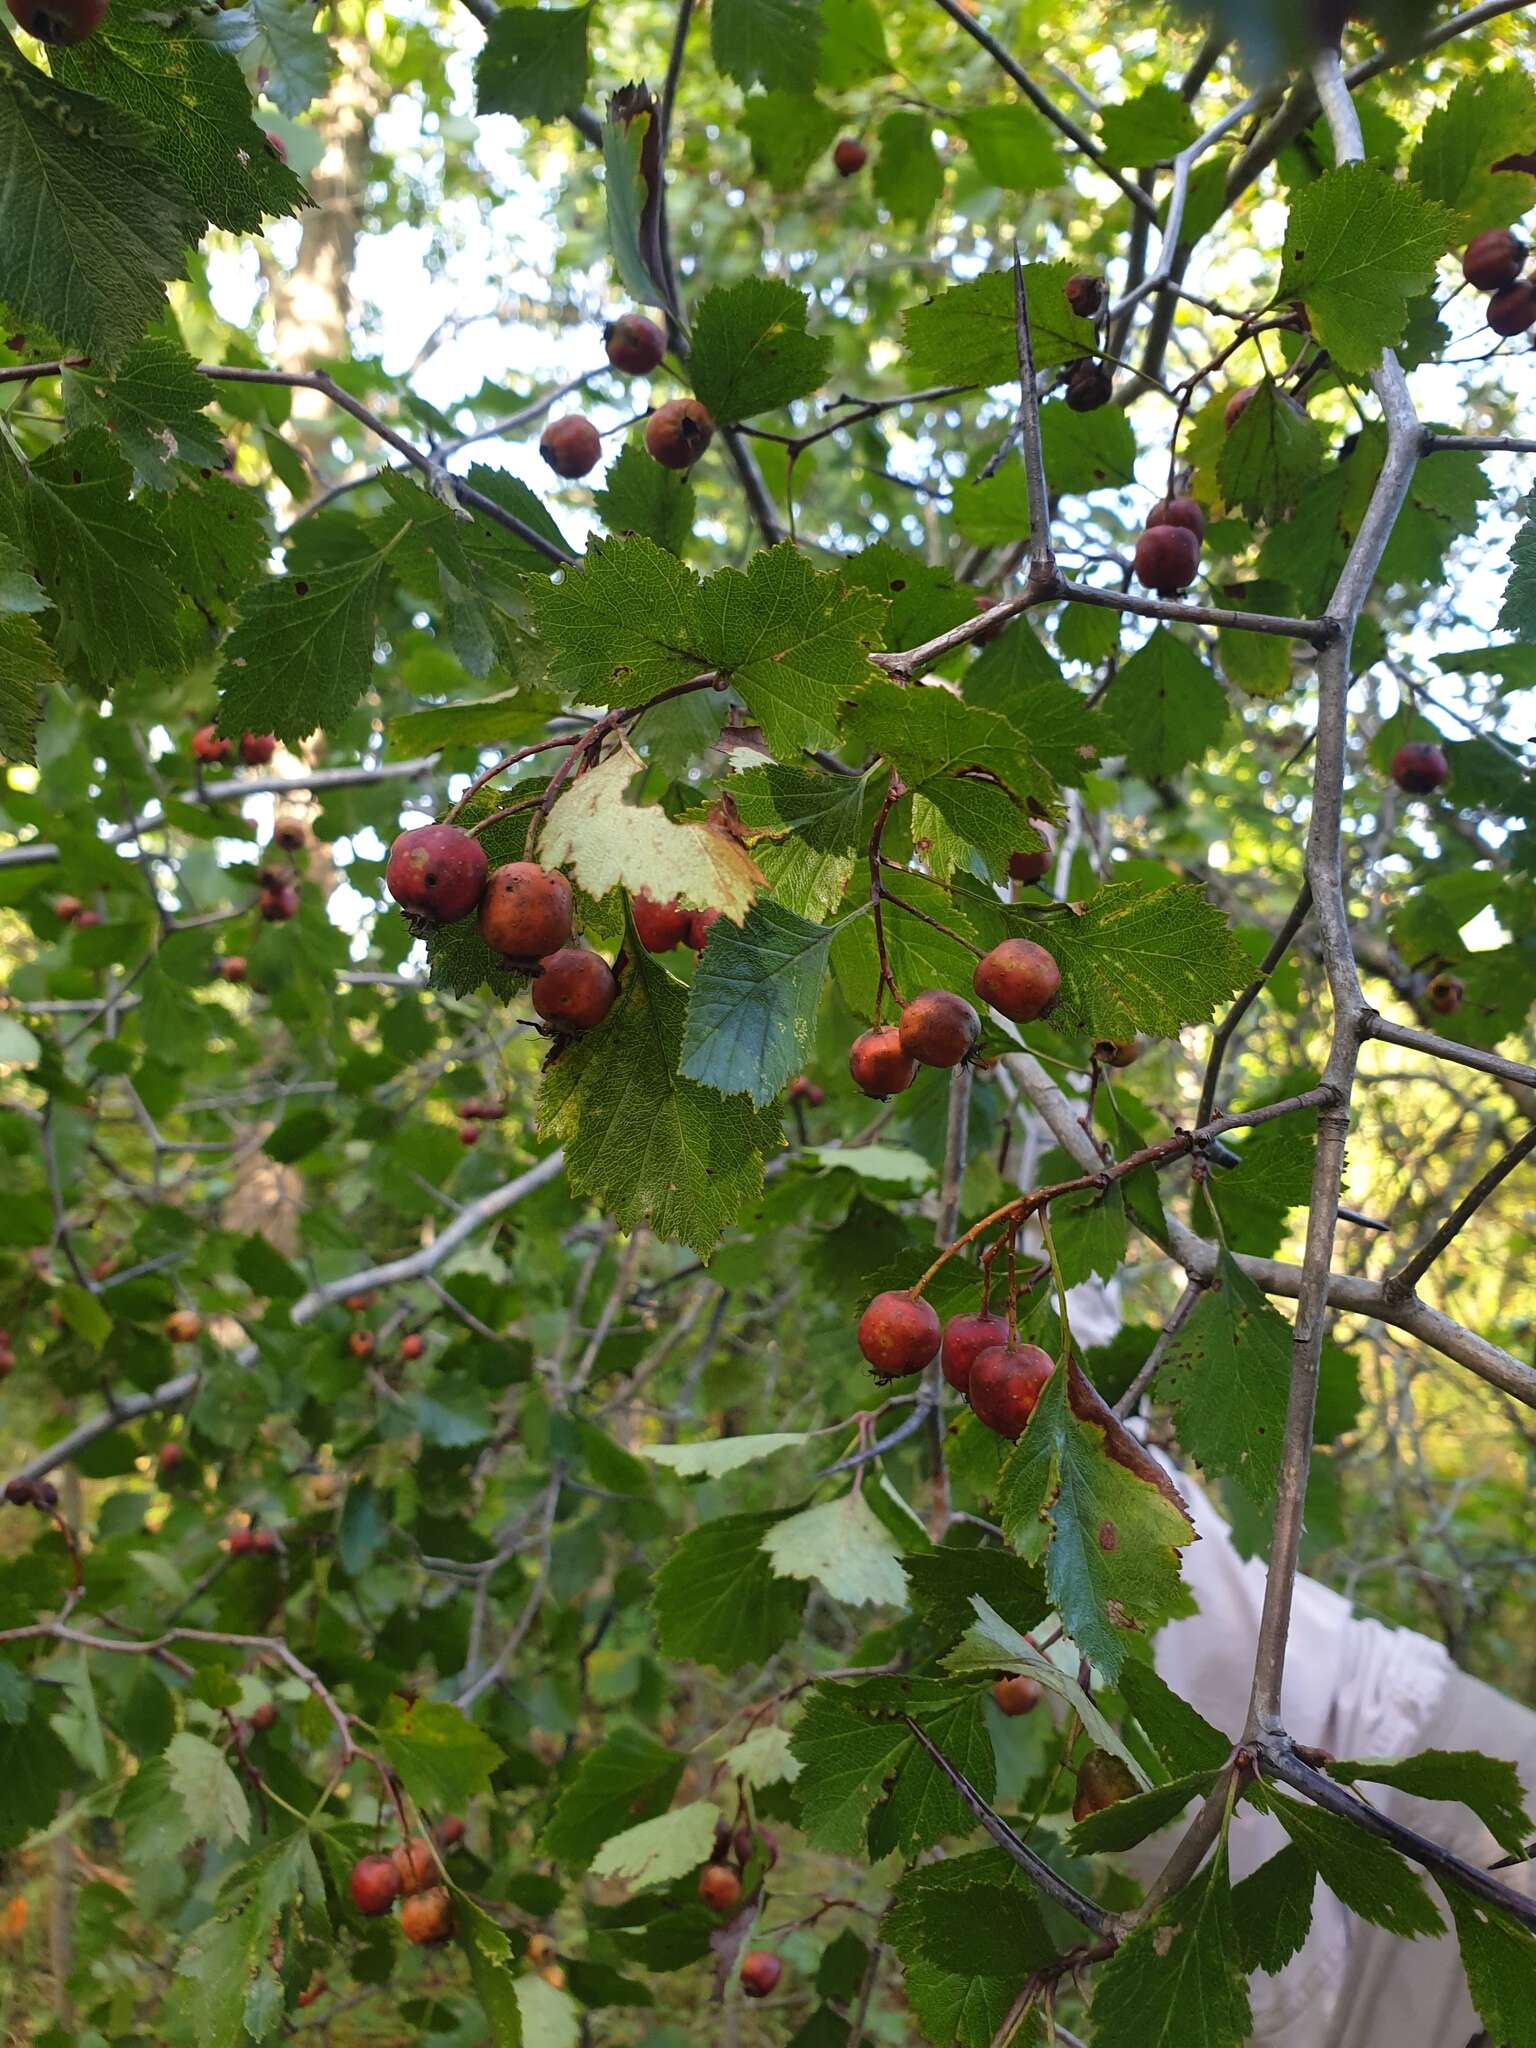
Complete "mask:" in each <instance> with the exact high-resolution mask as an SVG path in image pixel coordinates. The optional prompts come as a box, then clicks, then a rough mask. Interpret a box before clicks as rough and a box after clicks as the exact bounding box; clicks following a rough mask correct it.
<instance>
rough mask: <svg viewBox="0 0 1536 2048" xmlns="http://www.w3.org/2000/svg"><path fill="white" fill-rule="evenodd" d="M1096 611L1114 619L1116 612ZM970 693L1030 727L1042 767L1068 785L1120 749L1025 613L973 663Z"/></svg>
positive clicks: (972, 700)
mask: <svg viewBox="0 0 1536 2048" xmlns="http://www.w3.org/2000/svg"><path fill="white" fill-rule="evenodd" d="M1095 616H1106V617H1109V618H1110V619H1111V620H1112V619H1113V616H1114V615H1113V614H1112V613H1107V614H1102V615H1101V614H1095ZM964 693H965V701H966V702H967V703H968V704H980V705H982V706H984V707H985V708H986V709H987V710H989V711H995V712H997V713H999V715H1000V716H1002V717H1004V718H1006V719H1007V720H1008V722H1009V724H1010V725H1012V726H1013V727H1015V729H1016V730H1017V731H1019V732H1021V733H1028V735H1029V746H1030V751H1031V752H1032V753H1033V754H1034V756H1035V758H1036V759H1037V760H1038V761H1039V763H1040V765H1041V767H1042V768H1044V770H1045V772H1046V773H1047V775H1049V776H1051V777H1052V778H1053V779H1054V780H1055V781H1057V782H1059V783H1063V784H1065V785H1066V786H1067V787H1068V788H1072V789H1081V788H1082V786H1083V785H1084V783H1085V782H1086V781H1087V780H1088V778H1089V776H1090V775H1092V774H1093V773H1094V772H1095V770H1096V769H1097V768H1098V765H1099V762H1100V760H1101V759H1102V758H1103V756H1104V755H1106V754H1109V753H1112V752H1113V750H1114V736H1113V734H1112V732H1111V730H1110V727H1109V725H1108V723H1107V722H1106V720H1105V718H1104V716H1103V714H1102V713H1101V712H1099V711H1097V710H1095V709H1094V707H1093V706H1092V705H1091V704H1090V703H1089V702H1088V699H1087V698H1086V697H1085V696H1084V695H1083V694H1082V692H1081V691H1080V690H1076V689H1074V688H1073V687H1072V685H1071V684H1070V683H1068V682H1066V681H1065V680H1064V679H1063V677H1062V674H1061V671H1060V670H1059V669H1058V668H1057V666H1056V664H1055V662H1054V661H1052V659H1051V657H1050V656H1049V655H1048V654H1047V653H1046V651H1045V649H1044V648H1043V647H1042V646H1041V645H1040V642H1039V640H1038V639H1037V638H1036V637H1035V633H1034V629H1033V628H1032V627H1031V626H1030V624H1029V623H1028V621H1027V620H1025V619H1019V620H1016V621H1015V622H1014V624H1013V625H1011V626H1010V627H1008V629H1007V630H1006V632H1003V633H1001V634H999V635H998V637H997V639H996V640H994V641H993V642H992V644H991V646H990V647H988V648H986V649H985V650H984V652H983V653H982V655H981V658H980V659H979V660H978V661H975V662H973V663H972V664H971V666H970V668H969V669H968V670H967V671H966V675H965V684H964Z"/></svg>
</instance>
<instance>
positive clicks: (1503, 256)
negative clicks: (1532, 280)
mask: <svg viewBox="0 0 1536 2048" xmlns="http://www.w3.org/2000/svg"><path fill="white" fill-rule="evenodd" d="M1524 261H1525V244H1524V242H1522V241H1521V239H1520V237H1519V236H1518V235H1514V234H1511V233H1510V231H1509V229H1508V228H1489V229H1488V230H1487V232H1486V233H1485V234H1481V235H1474V236H1473V237H1472V239H1471V241H1470V242H1468V244H1467V247H1466V253H1465V255H1463V257H1462V259H1461V274H1462V276H1463V277H1464V278H1465V279H1466V280H1467V283H1468V284H1470V285H1476V287H1477V289H1478V290H1479V291H1480V292H1497V291H1502V290H1503V288H1504V287H1505V285H1509V284H1513V283H1514V281H1515V279H1516V278H1517V277H1518V276H1519V275H1520V266H1521V264H1522V263H1523V262H1524Z"/></svg>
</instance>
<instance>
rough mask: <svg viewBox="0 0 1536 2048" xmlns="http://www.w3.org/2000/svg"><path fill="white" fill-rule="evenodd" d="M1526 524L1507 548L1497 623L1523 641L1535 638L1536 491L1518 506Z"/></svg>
mask: <svg viewBox="0 0 1536 2048" xmlns="http://www.w3.org/2000/svg"><path fill="white" fill-rule="evenodd" d="M1521 510H1522V511H1523V512H1524V514H1525V524H1524V525H1523V526H1522V527H1521V529H1520V531H1519V532H1518V533H1517V534H1516V535H1515V538H1514V542H1513V544H1512V546H1511V547H1510V550H1509V581H1508V583H1507V584H1505V586H1504V604H1503V607H1502V609H1501V610H1500V612H1499V624H1500V625H1501V626H1502V627H1503V628H1504V630H1505V631H1506V632H1509V633H1515V634H1518V635H1519V636H1520V638H1521V639H1522V640H1536V491H1532V493H1531V494H1530V496H1529V497H1528V498H1526V499H1525V501H1524V503H1523V504H1522V506H1521Z"/></svg>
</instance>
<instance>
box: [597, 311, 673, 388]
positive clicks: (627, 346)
mask: <svg viewBox="0 0 1536 2048" xmlns="http://www.w3.org/2000/svg"><path fill="white" fill-rule="evenodd" d="M603 346H604V347H605V348H606V350H607V351H608V360H609V362H610V363H612V365H613V367H614V368H615V369H616V370H622V371H623V373H624V375H625V376H626V377H644V376H645V375H647V374H648V372H650V371H651V370H654V369H655V367H656V365H657V364H658V363H659V362H660V361H661V359H662V357H663V356H664V355H665V354H666V352H667V337H666V335H665V334H663V332H662V331H661V329H660V328H659V327H658V326H657V325H656V322H655V321H654V320H647V319H646V317H645V315H644V314H643V313H621V314H620V315H619V317H618V319H617V320H614V321H611V322H610V323H609V326H608V328H607V331H606V332H605V333H604V335H603Z"/></svg>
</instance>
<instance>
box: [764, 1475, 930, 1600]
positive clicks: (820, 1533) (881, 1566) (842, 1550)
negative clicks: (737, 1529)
mask: <svg viewBox="0 0 1536 2048" xmlns="http://www.w3.org/2000/svg"><path fill="white" fill-rule="evenodd" d="M763 1549H764V1550H765V1551H766V1552H767V1554H768V1560H769V1563H770V1564H771V1565H772V1567H773V1571H774V1575H775V1577H777V1578H781V1579H816V1580H818V1581H819V1582H820V1584H821V1585H823V1586H824V1587H825V1588H826V1590H827V1591H828V1592H829V1593H830V1594H831V1595H832V1597H833V1599H834V1600H846V1601H847V1602H848V1603H849V1605H850V1606H855V1607H857V1606H863V1605H866V1604H872V1603H875V1602H879V1603H880V1604H882V1605H884V1606H887V1607H905V1606H906V1604H907V1581H906V1576H905V1574H904V1573H903V1571H902V1569H901V1553H900V1552H899V1551H898V1550H897V1548H896V1546H895V1544H894V1543H893V1542H892V1540H891V1538H890V1535H889V1534H888V1532H887V1531H886V1529H885V1527H884V1525H883V1523H881V1522H880V1521H879V1520H877V1518H876V1516H875V1515H874V1513H873V1511H872V1510H871V1509H870V1508H869V1507H868V1506H867V1505H866V1503H865V1500H864V1496H863V1494H862V1493H846V1494H844V1495H843V1497H842V1499H841V1500H830V1501H827V1502H826V1503H825V1504H824V1505H823V1506H821V1507H816V1508H805V1509H803V1510H802V1511H801V1512H800V1513H799V1514H798V1515H791V1516H790V1517H789V1518H788V1520H787V1521H783V1522H779V1523H776V1524H775V1526H774V1527H773V1528H772V1529H770V1530H769V1531H768V1533H767V1535H766V1536H765V1537H764V1538H763Z"/></svg>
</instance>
